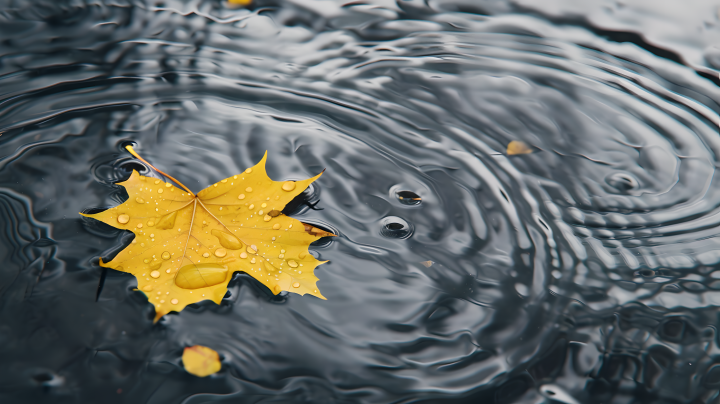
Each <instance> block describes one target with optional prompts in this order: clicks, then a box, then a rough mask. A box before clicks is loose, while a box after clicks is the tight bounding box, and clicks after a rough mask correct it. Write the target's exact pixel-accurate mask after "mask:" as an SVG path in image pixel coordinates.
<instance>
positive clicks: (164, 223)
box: [157, 211, 177, 230]
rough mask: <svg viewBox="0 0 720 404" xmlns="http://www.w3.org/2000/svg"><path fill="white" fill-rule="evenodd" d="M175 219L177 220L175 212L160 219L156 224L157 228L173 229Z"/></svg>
mask: <svg viewBox="0 0 720 404" xmlns="http://www.w3.org/2000/svg"><path fill="white" fill-rule="evenodd" d="M175 219H177V211H175V212H172V213H169V214H167V215H165V216H163V217H161V218H160V220H159V221H158V222H157V228H158V229H162V230H168V229H172V228H173V227H175Z"/></svg>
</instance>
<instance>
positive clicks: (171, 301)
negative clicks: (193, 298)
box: [170, 299, 179, 304]
mask: <svg viewBox="0 0 720 404" xmlns="http://www.w3.org/2000/svg"><path fill="white" fill-rule="evenodd" d="M178 302H179V300H178V299H172V300H170V303H172V304H178Z"/></svg>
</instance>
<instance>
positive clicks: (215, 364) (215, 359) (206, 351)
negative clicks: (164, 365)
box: [182, 345, 222, 377]
mask: <svg viewBox="0 0 720 404" xmlns="http://www.w3.org/2000/svg"><path fill="white" fill-rule="evenodd" d="M182 362H183V366H184V367H185V370H186V371H187V372H188V373H190V374H193V375H195V376H197V377H205V376H210V375H212V374H215V373H217V372H218V371H220V368H221V367H222V364H221V363H220V355H218V353H217V352H215V351H214V350H212V349H210V348H208V347H206V346H202V345H195V346H191V347H186V348H185V350H184V351H183V355H182Z"/></svg>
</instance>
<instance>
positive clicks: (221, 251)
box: [215, 248, 227, 258]
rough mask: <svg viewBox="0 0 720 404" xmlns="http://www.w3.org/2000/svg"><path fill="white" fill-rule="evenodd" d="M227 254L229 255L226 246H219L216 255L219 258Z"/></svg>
mask: <svg viewBox="0 0 720 404" xmlns="http://www.w3.org/2000/svg"><path fill="white" fill-rule="evenodd" d="M226 255H227V251H225V249H224V248H218V249H217V250H215V256H216V257H218V258H222V257H224V256H226Z"/></svg>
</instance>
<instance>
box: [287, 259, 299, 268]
mask: <svg viewBox="0 0 720 404" xmlns="http://www.w3.org/2000/svg"><path fill="white" fill-rule="evenodd" d="M288 265H290V266H291V267H292V268H297V267H298V263H297V261H295V260H288Z"/></svg>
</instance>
